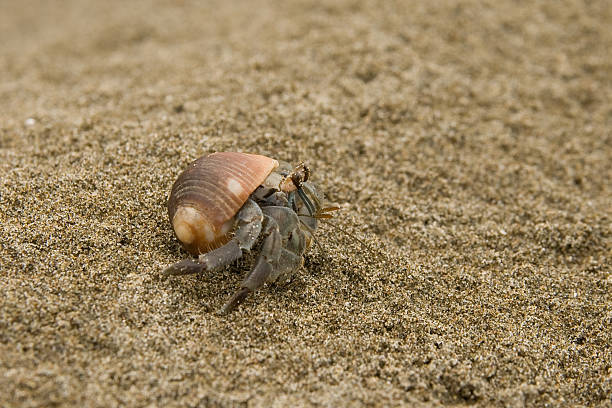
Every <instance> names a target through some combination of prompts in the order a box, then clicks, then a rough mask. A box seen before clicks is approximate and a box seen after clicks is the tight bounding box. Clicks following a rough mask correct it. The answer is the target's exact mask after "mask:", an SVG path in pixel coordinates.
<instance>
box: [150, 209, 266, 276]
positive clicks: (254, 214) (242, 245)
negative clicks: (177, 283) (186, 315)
mask: <svg viewBox="0 0 612 408" xmlns="http://www.w3.org/2000/svg"><path fill="white" fill-rule="evenodd" d="M262 220H263V213H262V212H261V208H259V205H257V203H255V201H253V200H250V199H249V200H247V202H246V203H244V205H243V206H242V208H241V209H240V211H238V214H237V215H236V223H237V229H236V233H235V234H234V237H233V238H232V239H231V240H230V241H229V242H228V243H227V244H225V245H223V246H222V247H219V248H217V249H214V250H212V251H210V252H207V253H205V254H202V255H200V257H199V258H198V261H197V262H194V261H192V260H191V259H184V260H182V261H180V262H177V263H175V264H174V265H171V266H169V267H168V268H166V269H165V270H164V271H163V272H162V274H163V275H164V276H176V275H188V274H192V273H199V272H202V271H205V270H206V271H212V270H214V269H217V268H219V267H221V266H223V265H227V264H230V263H232V262H233V261H235V260H237V259H238V258H240V257H241V256H242V252H243V251H245V250H246V251H249V250H250V249H251V247H252V246H253V245H254V244H255V241H257V237H259V233H260V232H261V228H262Z"/></svg>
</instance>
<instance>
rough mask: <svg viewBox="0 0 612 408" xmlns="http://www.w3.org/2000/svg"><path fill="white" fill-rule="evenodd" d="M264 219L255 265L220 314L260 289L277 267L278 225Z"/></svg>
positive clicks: (280, 239)
mask: <svg viewBox="0 0 612 408" xmlns="http://www.w3.org/2000/svg"><path fill="white" fill-rule="evenodd" d="M264 219H265V227H264V230H263V233H262V234H263V236H264V237H265V238H264V242H263V245H262V248H261V253H260V255H259V257H258V258H257V263H256V264H255V267H254V268H253V269H252V270H251V272H250V273H249V274H248V275H247V277H246V278H245V279H244V280H243V281H242V284H241V285H240V289H238V290H237V291H236V293H234V295H233V296H232V297H231V298H230V299H229V300H228V301H227V302H226V303H225V305H224V306H223V307H222V308H221V310H219V313H221V314H227V313H229V312H231V311H232V310H234V309H235V308H236V306H238V305H239V304H240V303H241V302H242V301H243V300H244V299H245V298H246V297H247V296H248V295H249V293H251V292H253V291H255V290H257V289H258V288H260V287H261V286H262V285H263V284H264V283H265V282H266V281H267V280H268V277H269V276H270V274H271V273H272V272H273V271H274V269H275V268H276V267H277V265H278V260H279V257H280V254H281V248H282V237H281V234H280V230H279V228H278V224H277V223H276V221H275V220H274V219H273V218H272V217H269V216H267V215H264Z"/></svg>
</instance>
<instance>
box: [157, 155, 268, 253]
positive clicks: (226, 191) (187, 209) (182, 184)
mask: <svg viewBox="0 0 612 408" xmlns="http://www.w3.org/2000/svg"><path fill="white" fill-rule="evenodd" d="M276 167H278V162H277V161H276V160H274V159H271V158H269V157H265V156H259V155H255V154H247V153H234V152H221V153H212V154H209V155H208V156H204V157H200V158H199V159H197V160H196V161H194V162H193V163H191V164H190V165H189V167H188V168H187V169H186V170H185V171H183V172H182V173H181V174H180V175H179V176H178V178H177V179H176V181H175V182H174V185H173V186H172V191H171V193H170V198H169V200H168V216H169V218H170V223H171V224H172V227H173V229H174V233H175V234H176V237H177V238H178V240H179V241H180V242H181V243H182V244H183V247H184V248H185V249H186V250H187V251H189V252H190V253H191V254H193V255H198V254H201V253H205V252H208V251H210V250H212V249H214V248H218V247H219V246H221V245H223V244H224V243H226V242H227V241H228V239H229V234H230V232H231V231H232V229H233V226H234V216H235V215H236V213H237V212H238V210H240V208H241V207H242V205H243V204H244V203H245V202H246V200H247V199H248V198H249V196H250V195H251V193H252V192H253V191H255V189H256V188H257V187H259V185H261V184H262V183H263V182H264V180H265V179H266V177H268V175H269V174H270V173H271V172H272V171H273V170H274V169H275V168H276Z"/></svg>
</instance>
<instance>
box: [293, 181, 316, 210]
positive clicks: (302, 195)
mask: <svg viewBox="0 0 612 408" xmlns="http://www.w3.org/2000/svg"><path fill="white" fill-rule="evenodd" d="M297 193H298V195H299V196H300V198H301V199H302V201H303V202H304V205H305V206H306V208H307V209H308V213H310V216H311V217H314V215H315V213H316V211H315V207H314V205H312V201H310V199H309V198H308V196H307V195H306V193H305V192H304V190H303V189H302V186H299V187H298V188H297Z"/></svg>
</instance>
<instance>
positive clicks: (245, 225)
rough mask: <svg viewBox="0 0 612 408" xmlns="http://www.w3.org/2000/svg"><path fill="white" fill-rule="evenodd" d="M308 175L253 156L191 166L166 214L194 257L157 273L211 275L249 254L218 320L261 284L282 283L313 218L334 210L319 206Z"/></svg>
mask: <svg viewBox="0 0 612 408" xmlns="http://www.w3.org/2000/svg"><path fill="white" fill-rule="evenodd" d="M309 177H310V170H309V168H308V167H307V166H306V165H305V164H303V163H301V164H300V165H298V166H297V167H295V168H293V169H292V168H291V167H290V166H289V165H288V164H286V163H283V164H282V165H279V162H278V161H277V160H274V159H271V158H269V157H265V156H260V155H255V154H248V153H236V152H219V153H212V154H209V155H207V156H203V157H201V158H199V159H197V160H195V161H194V162H193V163H191V164H190V165H189V166H188V168H187V169H186V170H185V171H183V172H182V173H181V174H180V175H179V176H178V178H177V180H176V181H175V182H174V185H173V186H172V191H171V193H170V198H169V200H168V216H169V218H170V223H171V224H172V227H173V229H174V233H175V235H176V237H177V238H178V240H179V241H180V242H181V244H182V245H183V247H184V248H185V250H187V251H188V252H189V253H191V254H192V255H194V256H197V257H198V258H197V260H195V261H194V260H192V259H185V260H183V261H180V262H178V263H176V264H174V265H171V266H169V267H168V268H166V269H165V270H164V271H163V275H165V276H172V275H186V274H193V273H200V272H203V271H213V270H215V269H218V268H220V267H222V266H224V265H228V264H230V263H232V262H233V261H235V260H237V259H239V258H240V257H242V255H243V253H244V252H245V251H250V250H251V249H253V248H256V249H257V250H258V251H259V255H258V256H257V260H256V261H255V266H254V267H253V269H252V270H251V271H250V272H249V273H248V274H247V276H246V278H245V279H244V280H243V281H242V284H241V285H240V288H239V289H238V290H237V291H236V292H235V293H234V295H233V296H232V297H231V298H230V299H229V300H228V301H227V302H226V303H225V305H224V306H223V307H222V308H221V310H220V313H222V314H226V313H229V312H231V311H232V310H233V309H234V308H235V307H236V306H237V305H238V304H239V303H241V302H242V301H243V300H244V299H245V298H246V297H247V296H248V294H249V293H251V292H253V291H255V290H257V289H258V288H259V287H261V286H262V285H263V284H264V283H266V282H275V281H279V282H285V281H287V280H289V279H290V278H291V276H292V275H293V274H294V273H295V272H296V271H297V270H298V269H299V268H300V267H301V266H302V264H303V255H304V253H305V251H306V250H307V249H308V247H309V246H310V244H311V242H312V241H313V240H314V239H315V238H314V232H315V230H316V228H317V220H318V219H321V218H330V217H331V215H330V214H329V212H330V211H333V210H336V209H337V207H323V206H322V196H321V195H320V193H319V192H318V191H317V188H316V187H315V186H314V184H312V183H311V182H310V181H308V179H309Z"/></svg>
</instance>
